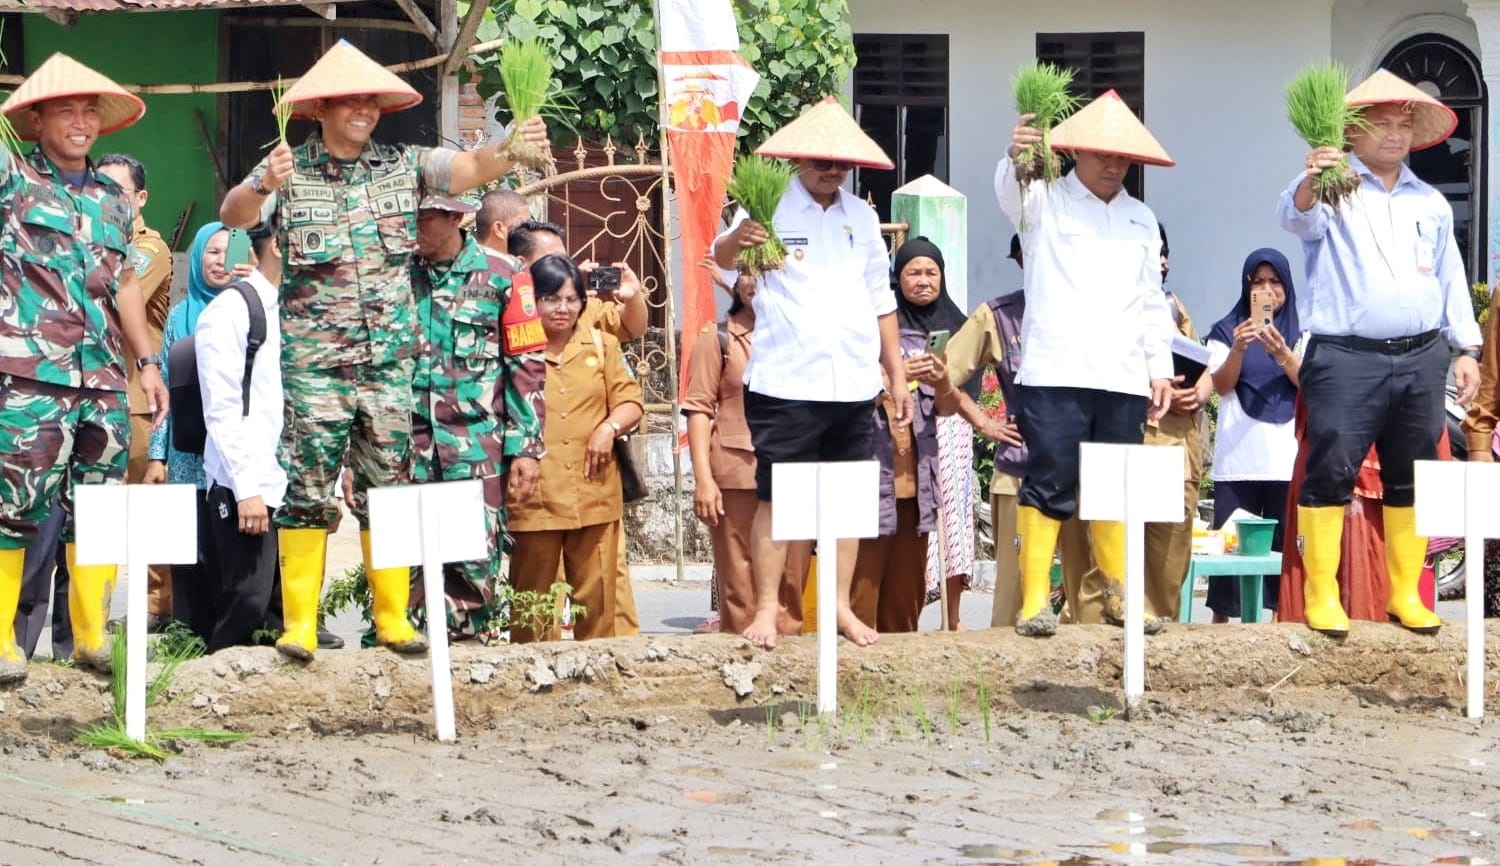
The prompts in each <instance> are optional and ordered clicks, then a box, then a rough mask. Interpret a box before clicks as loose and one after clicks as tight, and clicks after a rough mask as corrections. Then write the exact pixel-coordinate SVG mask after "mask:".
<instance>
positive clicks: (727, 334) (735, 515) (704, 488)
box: [682, 274, 812, 634]
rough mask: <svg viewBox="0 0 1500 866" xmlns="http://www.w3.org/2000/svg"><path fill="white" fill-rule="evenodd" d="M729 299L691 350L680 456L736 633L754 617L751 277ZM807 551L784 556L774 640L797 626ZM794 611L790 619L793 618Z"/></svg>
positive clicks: (727, 625) (722, 610)
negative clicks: (748, 375) (687, 463)
mask: <svg viewBox="0 0 1500 866" xmlns="http://www.w3.org/2000/svg"><path fill="white" fill-rule="evenodd" d="M733 293H734V300H733V302H731V304H730V306H729V314H728V315H727V316H726V317H725V319H724V321H723V322H720V323H713V322H710V323H709V324H707V325H705V326H704V328H703V331H702V333H700V334H699V335H698V342H697V345H695V346H694V347H693V358H692V366H691V369H690V370H689V372H688V387H687V396H686V398H685V399H684V400H683V402H682V413H683V414H684V415H686V416H687V432H688V450H689V452H690V453H691V454H692V459H693V479H694V486H695V491H694V493H693V512H694V513H695V514H697V515H698V519H699V520H701V521H703V523H704V525H706V526H707V527H708V528H709V534H710V536H711V537H712V538H713V545H714V571H715V575H716V577H717V579H718V581H719V631H722V632H725V633H728V634H740V633H741V632H743V631H744V630H745V629H747V628H749V627H750V622H751V621H752V620H753V619H755V580H754V577H753V575H752V573H751V571H750V524H751V522H752V521H753V520H754V519H755V508H756V505H755V501H756V500H755V453H754V451H753V450H752V449H751V446H750V426H749V425H748V424H747V423H746V422H745V365H746V363H747V362H748V361H749V360H750V335H751V331H753V330H754V328H755V311H754V310H753V309H752V308H751V306H750V298H751V297H752V296H753V295H754V293H755V279H754V278H753V277H747V276H745V275H743V274H741V275H740V277H739V278H738V279H737V280H736V281H735V285H734V288H733ZM811 553H812V545H811V543H809V542H797V543H794V544H792V545H791V546H790V548H789V550H788V553H787V561H786V569H785V571H783V572H782V578H781V598H782V604H781V612H780V615H779V619H780V623H779V624H778V628H779V630H780V633H781V634H796V633H797V632H798V631H800V630H801V628H802V622H801V611H802V605H801V602H800V599H801V597H802V584H803V576H804V575H806V574H807V566H808V560H809V558H810V556H811ZM794 612H795V613H794Z"/></svg>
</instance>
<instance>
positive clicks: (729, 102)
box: [658, 0, 760, 393]
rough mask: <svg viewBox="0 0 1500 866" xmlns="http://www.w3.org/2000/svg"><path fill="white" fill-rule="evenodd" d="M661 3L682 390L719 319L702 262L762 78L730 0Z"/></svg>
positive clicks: (714, 232) (716, 228)
mask: <svg viewBox="0 0 1500 866" xmlns="http://www.w3.org/2000/svg"><path fill="white" fill-rule="evenodd" d="M658 4H659V6H658V9H659V16H658V21H659V22H660V28H661V29H660V33H659V36H660V39H661V42H660V48H661V68H662V80H663V82H664V83H665V88H664V89H663V91H662V102H663V103H664V109H665V110H664V111H663V116H664V117H665V119H666V123H667V147H668V149H669V150H670V154H671V157H670V158H671V167H672V180H673V183H674V184H675V187H676V190H677V219H678V223H679V225H680V227H681V230H682V238H681V240H682V259H683V261H682V334H683V340H682V368H681V371H680V375H679V378H678V383H679V386H678V391H679V393H682V392H684V391H685V390H686V388H687V379H688V377H687V372H688V369H689V368H688V363H689V361H690V360H691V357H692V351H693V343H694V342H696V337H697V334H698V332H699V331H700V330H702V328H703V326H704V325H705V324H706V323H708V322H712V321H713V320H714V318H715V307H714V283H713V275H712V273H711V272H710V271H709V270H708V269H706V268H704V267H702V266H701V263H702V262H703V260H704V257H705V256H706V255H707V253H708V250H709V246H710V244H712V243H713V239H714V236H715V235H717V234H718V231H719V220H720V215H721V212H722V210H723V208H724V187H725V186H726V185H727V184H728V181H729V173H730V171H731V170H732V169H733V168H734V142H735V136H736V135H737V134H738V132H739V128H740V116H741V114H742V113H743V111H744V106H745V103H746V102H747V101H748V100H749V99H750V94H751V93H752V92H753V91H754V90H755V85H756V84H757V83H758V82H759V81H760V76H759V75H758V74H756V72H755V70H754V69H751V68H750V64H749V63H746V62H745V58H743V57H741V56H740V54H739V48H740V37H739V32H738V31H737V30H736V29H735V23H734V9H733V8H731V6H730V0H658Z"/></svg>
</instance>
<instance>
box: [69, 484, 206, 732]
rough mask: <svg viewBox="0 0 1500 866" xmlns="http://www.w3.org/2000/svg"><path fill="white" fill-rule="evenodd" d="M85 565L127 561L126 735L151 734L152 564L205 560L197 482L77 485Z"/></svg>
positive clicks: (78, 557) (79, 544) (79, 556)
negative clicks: (149, 599)
mask: <svg viewBox="0 0 1500 866" xmlns="http://www.w3.org/2000/svg"><path fill="white" fill-rule="evenodd" d="M73 519H74V523H73V526H74V530H75V533H74V534H75V536H76V538H77V541H76V547H75V548H74V556H75V562H76V563H77V564H78V565H90V566H94V565H117V566H118V565H123V566H125V629H126V631H125V636H126V643H125V734H126V736H128V737H130V738H131V739H133V740H135V741H136V742H140V741H142V740H144V739H145V738H146V617H147V612H146V582H147V574H148V572H147V566H150V565H182V564H190V563H195V562H197V561H198V492H197V489H196V488H194V487H193V485H191V484H80V485H78V486H77V487H74V488H73Z"/></svg>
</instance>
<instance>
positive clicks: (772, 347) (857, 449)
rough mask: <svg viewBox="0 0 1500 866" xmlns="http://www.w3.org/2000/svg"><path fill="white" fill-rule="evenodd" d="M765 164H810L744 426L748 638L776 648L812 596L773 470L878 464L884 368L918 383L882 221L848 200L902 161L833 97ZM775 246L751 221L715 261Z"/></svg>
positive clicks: (794, 189)
mask: <svg viewBox="0 0 1500 866" xmlns="http://www.w3.org/2000/svg"><path fill="white" fill-rule="evenodd" d="M756 152H757V153H760V154H762V155H765V156H773V157H782V158H784V159H790V160H792V161H793V162H795V163H796V165H797V176H796V178H795V179H794V180H793V181H792V183H791V184H790V185H789V186H788V187H787V191H786V194H785V195H784V196H782V199H781V204H780V205H779V206H778V207H777V208H776V214H775V217H774V221H775V229H776V232H777V234H778V235H779V236H780V237H781V239H782V241H783V242H784V243H785V244H786V247H787V256H786V263H785V264H784V265H783V266H782V267H781V268H780V269H778V270H774V271H769V272H767V273H765V274H762V275H761V277H760V286H759V287H758V288H757V289H756V292H755V300H754V306H755V322H756V324H755V352H754V353H753V354H752V355H751V357H750V363H749V366H748V367H747V368H746V370H745V420H746V421H747V422H749V426H750V437H751V442H752V444H753V446H754V449H755V454H756V457H757V464H756V472H755V487H756V491H755V492H756V498H757V499H759V500H760V506H759V508H757V510H756V513H755V520H754V523H753V524H752V525H751V531H750V543H751V568H752V570H753V572H754V575H755V606H756V610H755V619H754V620H753V621H752V622H751V624H750V627H749V628H747V629H746V630H745V637H746V638H748V639H749V640H750V641H751V642H752V643H755V644H758V645H760V646H763V647H766V648H767V649H770V648H772V647H775V646H776V638H777V620H778V616H777V614H778V612H779V610H780V602H779V599H780V598H783V597H786V598H791V599H800V598H801V596H802V588H801V587H800V586H798V587H789V590H791V591H789V592H786V593H784V594H783V593H781V592H780V590H781V582H782V572H783V571H784V570H785V566H786V557H787V543H786V542H784V541H774V540H773V539H772V538H771V467H772V465H773V464H775V463H793V462H804V461H839V460H868V459H870V458H871V456H872V455H873V454H874V453H875V452H874V438H873V437H874V432H875V431H874V413H873V412H872V411H871V409H870V407H871V404H872V401H874V399H875V397H876V395H878V394H880V392H881V391H882V390H883V384H882V380H881V373H882V368H884V372H885V374H886V375H888V376H889V377H890V381H892V382H905V381H906V380H907V379H906V365H905V363H904V362H903V361H902V359H901V346H900V337H899V334H898V333H897V325H896V296H895V295H894V294H893V293H892V292H891V284H890V267H891V265H890V257H889V255H888V253H887V251H886V246H885V240H884V238H882V237H881V234H880V220H879V218H878V217H876V215H875V211H874V210H872V209H871V208H870V206H869V205H867V204H865V203H864V202H862V201H860V200H859V199H858V198H857V197H856V196H854V195H852V194H850V193H849V192H847V191H845V190H844V189H842V186H843V183H844V180H845V178H846V177H847V176H848V174H849V169H851V168H853V167H854V166H856V165H858V166H865V167H867V168H877V169H889V168H891V167H892V163H891V161H890V159H889V158H888V157H887V156H886V155H885V154H884V153H883V152H882V151H881V150H880V145H878V144H876V143H875V142H874V141H873V140H871V139H870V137H869V136H867V135H865V133H864V131H863V130H861V129H860V128H859V124H858V123H856V122H855V120H854V118H853V117H851V116H850V115H849V112H848V111H846V110H844V108H843V106H841V105H839V104H838V102H837V100H835V99H834V98H833V97H831V96H830V97H828V98H827V99H825V100H824V101H823V102H821V103H819V104H818V105H816V106H814V107H813V108H811V109H809V110H808V111H807V112H805V113H804V114H803V115H802V116H801V117H799V118H797V119H796V120H794V121H792V122H791V123H789V124H787V125H786V126H785V127H782V129H781V130H780V131H778V132H777V133H776V134H774V135H772V136H771V137H770V138H768V139H767V140H766V142H765V144H763V145H761V146H760V148H759V149H758V150H757V151H756ZM768 238H769V235H768V234H767V232H766V227H765V226H761V225H759V224H757V223H755V222H754V221H753V220H750V219H749V217H748V215H747V214H746V213H745V212H744V211H743V210H741V211H740V212H739V213H738V214H736V215H735V218H734V222H733V223H732V224H731V226H730V228H729V230H728V231H726V232H724V233H723V234H721V235H720V236H719V237H718V239H717V240H715V241H714V259H715V261H716V262H717V263H718V265H719V267H720V268H723V269H725V270H726V271H728V270H732V269H733V268H734V267H735V256H736V255H737V254H738V253H739V251H740V250H741V249H742V248H745V247H753V246H756V245H758V244H760V243H763V242H765V241H766V240H767V239H768ZM893 390H894V391H895V394H894V395H893V396H894V399H895V403H896V406H895V411H894V412H893V415H894V417H895V418H896V419H897V422H898V423H902V424H910V423H911V416H912V398H911V392H910V391H909V390H908V389H906V388H895V389H893ZM858 551H859V541H858V539H841V540H840V541H839V550H838V565H839V585H838V599H839V601H838V627H839V631H840V632H842V633H843V634H844V636H845V637H848V638H849V639H850V640H851V641H853V642H854V643H855V644H856V645H859V646H865V645H867V644H870V643H873V642H874V641H875V640H876V639H877V637H878V635H877V634H876V632H875V630H874V629H873V628H871V627H870V626H869V625H868V624H866V623H863V622H861V621H860V620H859V618H858V617H856V616H855V615H854V611H853V609H852V608H851V607H850V604H849V588H850V583H851V581H852V579H853V576H854V561H855V557H856V556H857V555H858ZM793 603H796V602H795V601H794V602H793ZM792 614H793V616H792V617H791V618H790V619H791V620H795V621H800V620H801V615H800V614H801V612H800V611H792Z"/></svg>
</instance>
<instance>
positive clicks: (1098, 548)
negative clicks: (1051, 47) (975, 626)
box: [995, 90, 1176, 637]
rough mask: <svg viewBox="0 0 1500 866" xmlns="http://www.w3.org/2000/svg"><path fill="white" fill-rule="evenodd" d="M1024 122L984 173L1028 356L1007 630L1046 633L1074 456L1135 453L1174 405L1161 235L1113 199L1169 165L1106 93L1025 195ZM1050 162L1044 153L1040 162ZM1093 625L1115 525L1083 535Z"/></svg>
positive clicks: (1065, 129) (1063, 128) (1133, 206)
mask: <svg viewBox="0 0 1500 866" xmlns="http://www.w3.org/2000/svg"><path fill="white" fill-rule="evenodd" d="M1030 120H1031V115H1023V116H1022V117H1021V118H1020V120H1019V121H1018V122H1017V124H1016V128H1015V130H1014V131H1013V133H1012V135H1011V146H1010V150H1009V151H1008V152H1007V154H1006V156H1005V157H1004V158H1002V159H1001V160H1000V165H999V167H998V168H997V169H996V171H995V193H996V195H997V196H998V197H999V199H1000V209H1001V210H1003V211H1005V215H1006V216H1008V217H1010V220H1011V222H1013V223H1015V224H1016V226H1017V227H1018V228H1019V229H1020V230H1021V242H1022V249H1023V251H1024V255H1025V261H1026V269H1025V271H1024V272H1023V273H1024V279H1023V286H1024V291H1025V292H1026V317H1025V319H1024V321H1023V322H1022V342H1023V344H1024V345H1025V346H1026V351H1025V353H1023V355H1022V357H1021V369H1020V371H1019V372H1018V373H1017V376H1016V382H1017V386H1016V393H1017V401H1018V402H1019V404H1020V406H1019V410H1020V411H1019V416H1018V423H1019V426H1020V428H1021V436H1022V438H1023V439H1024V440H1025V441H1026V445H1027V448H1028V450H1029V454H1028V462H1027V468H1026V477H1025V480H1024V481H1023V482H1022V484H1021V492H1020V503H1019V506H1018V507H1017V509H1016V527H1017V535H1018V538H1019V542H1020V543H1019V550H1020V567H1021V609H1020V611H1019V613H1018V614H1017V621H1016V631H1017V632H1019V633H1020V634H1023V635H1031V636H1038V637H1042V636H1047V635H1051V634H1054V633H1055V632H1056V631H1057V617H1056V616H1055V615H1054V614H1053V613H1052V608H1051V605H1050V604H1049V599H1048V595H1049V591H1050V580H1049V575H1050V571H1051V568H1052V553H1053V551H1054V550H1055V549H1056V547H1057V538H1058V533H1059V531H1060V529H1061V526H1062V522H1063V521H1064V520H1067V519H1068V518H1069V517H1071V516H1073V514H1074V512H1075V511H1076V510H1077V507H1078V471H1079V470H1078V464H1079V446H1080V444H1081V443H1083V442H1108V443H1120V444H1140V443H1141V441H1142V438H1143V435H1144V434H1143V426H1144V424H1145V422H1146V420H1147V418H1148V417H1149V418H1152V419H1157V418H1160V417H1162V416H1163V415H1164V414H1165V413H1166V411H1167V409H1168V408H1169V407H1170V405H1171V394H1172V378H1173V377H1172V355H1171V342H1172V334H1173V333H1174V332H1175V330H1176V329H1175V327H1174V326H1173V323H1172V316H1171V313H1170V311H1169V309H1168V307H1167V299H1166V295H1165V294H1163V292H1162V289H1161V235H1160V232H1159V230H1158V228H1157V223H1156V217H1155V215H1154V214H1152V212H1151V209H1150V208H1149V207H1147V206H1146V205H1145V204H1144V203H1142V202H1141V201H1139V200H1138V199H1136V198H1134V197H1132V196H1131V195H1130V193H1128V192H1126V191H1125V189H1124V186H1123V184H1124V180H1125V172H1126V170H1127V169H1129V168H1130V164H1131V163H1140V164H1143V165H1159V166H1170V165H1172V164H1173V163H1172V159H1171V157H1169V156H1167V153H1166V151H1165V150H1163V149H1162V147H1161V145H1160V144H1158V143H1157V142H1156V139H1155V138H1153V137H1152V136H1151V133H1149V132H1147V131H1146V127H1145V126H1143V125H1142V124H1141V122H1140V121H1139V120H1137V119H1136V117H1135V115H1134V114H1133V113H1131V111H1130V109H1129V108H1128V107H1126V105H1125V102H1124V101H1123V100H1121V99H1120V97H1119V95H1118V94H1116V93H1115V92H1114V91H1113V90H1111V91H1109V92H1108V93H1105V94H1104V95H1103V96H1100V97H1099V98H1098V99H1096V100H1094V101H1093V102H1091V103H1089V104H1088V105H1086V106H1084V107H1083V108H1082V109H1080V110H1079V111H1078V112H1077V113H1076V114H1074V115H1073V116H1071V117H1069V118H1068V119H1067V120H1065V121H1063V122H1062V123H1061V124H1059V125H1058V126H1057V127H1056V128H1055V129H1053V130H1052V137H1051V145H1052V147H1053V149H1055V150H1060V151H1066V152H1069V153H1071V154H1072V155H1073V156H1074V158H1075V160H1076V166H1075V168H1074V170H1073V171H1071V172H1069V173H1068V174H1067V175H1065V176H1063V177H1062V178H1060V179H1058V180H1056V181H1054V182H1052V183H1051V184H1050V188H1049V185H1048V183H1047V182H1046V181H1044V180H1035V181H1032V182H1031V183H1030V184H1029V185H1027V186H1026V187H1022V185H1021V184H1020V182H1019V181H1018V180H1017V178H1016V166H1015V162H1014V160H1015V159H1016V158H1017V157H1018V156H1020V154H1021V151H1022V150H1024V149H1025V148H1026V147H1028V146H1029V145H1032V144H1036V143H1038V142H1040V141H1041V140H1042V135H1041V132H1040V131H1039V130H1037V129H1036V128H1034V127H1032V126H1030V125H1028V124H1029V122H1030ZM1046 156H1047V157H1050V156H1051V155H1050V154H1048V155H1046ZM1089 540H1090V545H1091V547H1092V548H1093V553H1094V562H1095V571H1094V572H1091V573H1090V574H1089V575H1086V576H1085V578H1084V581H1085V587H1084V588H1082V589H1081V590H1080V592H1079V595H1080V597H1089V596H1091V595H1092V594H1093V593H1092V591H1091V590H1090V589H1089V586H1090V585H1093V586H1098V584H1099V583H1100V582H1101V581H1102V584H1103V585H1102V591H1101V592H1100V593H1099V595H1098V597H1099V598H1101V599H1103V603H1104V610H1103V615H1104V617H1105V618H1106V619H1111V620H1114V621H1118V620H1119V619H1120V616H1121V604H1120V602H1121V600H1122V599H1123V596H1124V592H1123V582H1124V578H1125V526H1124V524H1122V523H1118V522H1114V521H1095V522H1093V523H1091V524H1090V525H1089Z"/></svg>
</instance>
